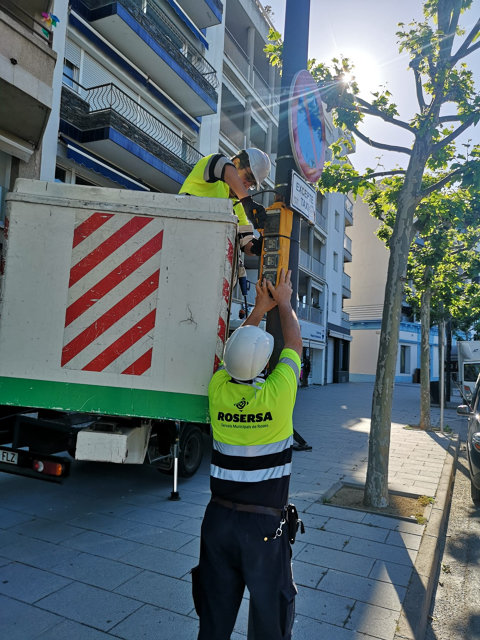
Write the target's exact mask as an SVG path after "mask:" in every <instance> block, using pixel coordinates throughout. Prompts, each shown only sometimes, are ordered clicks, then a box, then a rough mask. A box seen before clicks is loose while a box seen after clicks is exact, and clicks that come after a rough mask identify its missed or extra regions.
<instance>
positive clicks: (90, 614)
mask: <svg viewBox="0 0 480 640" xmlns="http://www.w3.org/2000/svg"><path fill="white" fill-rule="evenodd" d="M37 606H38V607H40V608H42V609H46V610H47V611H51V612H53V613H57V614H58V615H61V616H64V617H65V618H69V619H71V620H74V621H75V622H81V623H84V624H86V625H89V626H92V627H95V628H96V629H100V630H101V631H108V630H109V629H111V628H112V627H113V626H115V625H116V624H118V623H119V622H121V621H122V620H124V619H125V618H126V617H127V616H128V615H130V614H131V613H133V612H134V611H136V610H137V609H138V608H140V607H141V603H140V602H138V601H136V600H132V599H131V598H126V597H125V596H122V595H119V594H117V593H110V592H109V591H105V590H103V589H98V588H97V587H91V586H89V585H86V584H81V583H79V582H77V583H73V584H71V585H68V586H67V587H65V588H64V589H61V590H60V591H57V592H56V593H54V594H52V595H49V596H47V597H46V598H43V599H42V600H39V601H38V602H37Z"/></svg>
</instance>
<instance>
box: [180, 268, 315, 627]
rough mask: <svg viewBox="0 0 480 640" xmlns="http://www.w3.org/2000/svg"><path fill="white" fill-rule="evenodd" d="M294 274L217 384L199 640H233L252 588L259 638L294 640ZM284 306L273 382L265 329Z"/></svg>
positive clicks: (212, 394)
mask: <svg viewBox="0 0 480 640" xmlns="http://www.w3.org/2000/svg"><path fill="white" fill-rule="evenodd" d="M290 275H291V274H290V271H288V273H287V274H285V272H284V270H283V269H282V271H281V273H280V278H279V282H278V285H277V286H276V287H275V286H273V284H272V283H271V282H267V281H266V280H265V279H264V280H263V281H262V282H261V283H260V282H259V283H257V285H256V291H257V297H256V301H255V306H254V308H253V310H252V312H251V313H250V315H249V316H248V318H247V319H246V320H245V322H244V323H243V325H242V326H241V327H239V328H238V329H237V330H236V331H235V332H234V333H233V334H232V335H231V337H230V338H229V339H228V341H227V343H226V345H225V352H224V362H223V365H222V366H221V368H220V369H219V370H217V371H216V373H215V374H214V375H213V377H212V379H211V381H210V384H209V389H208V396H209V404H210V418H211V422H212V431H213V452H212V460H211V467H210V489H211V492H212V497H211V500H210V503H209V504H208V506H207V508H206V511H205V516H204V519H203V523H202V531H201V539H200V562H199V564H198V566H197V567H195V568H194V569H192V592H193V599H194V604H195V609H196V611H197V613H198V616H199V618H200V631H199V635H198V640H229V639H230V635H231V633H232V631H233V627H234V625H235V620H236V618H237V613H238V609H239V607H240V603H241V601H242V596H243V592H244V589H245V586H246V587H247V588H248V590H249V592H250V614H249V625H248V638H249V640H252V639H253V638H254V639H255V640H290V638H291V633H292V625H293V618H294V609H295V607H294V601H295V595H296V592H297V590H296V587H295V583H294V582H293V576H292V568H291V548H290V544H293V542H294V541H295V534H296V531H297V528H298V526H299V525H300V524H301V521H300V520H299V518H298V515H297V512H296V509H295V507H294V505H291V504H287V503H288V491H289V483H290V474H291V460H292V442H293V423H292V413H293V407H294V404H295V397H296V392H297V383H298V378H299V375H300V355H301V353H302V337H301V334H300V328H299V324H298V320H297V317H296V315H295V313H294V311H293V310H292V306H291V304H290V298H291V295H292V285H291V282H290ZM275 306H278V310H279V315H280V322H281V327H282V333H283V340H284V348H283V350H282V352H281V353H280V359H279V361H278V364H277V365H276V367H275V368H274V369H273V371H272V372H271V373H270V375H269V376H268V378H267V379H266V380H263V379H259V378H258V377H257V376H259V374H260V373H261V372H262V371H263V370H264V368H265V367H266V365H267V363H268V360H269V358H270V355H271V353H272V349H273V342H274V340H273V337H272V336H271V335H270V334H268V333H266V332H265V331H262V330H261V329H260V328H259V327H258V325H259V324H260V322H261V320H262V318H263V316H264V314H265V313H267V312H268V311H270V310H271V309H273V307H275ZM301 526H302V530H303V525H301Z"/></svg>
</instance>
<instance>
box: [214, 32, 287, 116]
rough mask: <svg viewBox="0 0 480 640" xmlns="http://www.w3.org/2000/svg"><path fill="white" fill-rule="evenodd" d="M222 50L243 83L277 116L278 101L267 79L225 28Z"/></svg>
mask: <svg viewBox="0 0 480 640" xmlns="http://www.w3.org/2000/svg"><path fill="white" fill-rule="evenodd" d="M224 50H225V55H226V57H227V59H228V60H229V61H230V62H231V64H232V65H233V66H234V67H235V69H236V70H237V71H239V72H240V74H241V76H242V77H243V80H244V82H245V84H247V85H248V86H249V88H253V90H254V91H255V93H256V95H257V97H258V98H260V100H261V101H262V102H263V103H264V105H265V106H267V107H269V108H270V110H271V111H272V113H273V115H274V116H275V117H278V114H279V105H278V101H276V100H275V94H274V91H273V90H272V89H271V87H270V85H269V83H268V79H266V78H265V77H264V76H263V75H262V74H261V72H260V71H259V70H258V69H257V67H256V66H255V65H253V66H251V65H250V61H249V59H248V54H247V52H246V51H245V50H244V49H243V48H242V46H241V45H240V44H239V43H238V42H237V41H236V40H235V38H234V36H233V35H232V34H231V33H230V31H229V30H228V29H227V28H225V41H224ZM238 77H240V76H238Z"/></svg>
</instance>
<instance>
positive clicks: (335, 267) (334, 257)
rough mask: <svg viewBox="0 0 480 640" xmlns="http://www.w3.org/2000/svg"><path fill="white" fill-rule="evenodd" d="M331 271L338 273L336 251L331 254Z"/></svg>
mask: <svg viewBox="0 0 480 640" xmlns="http://www.w3.org/2000/svg"><path fill="white" fill-rule="evenodd" d="M333 270H334V271H338V253H337V252H336V251H334V252H333Z"/></svg>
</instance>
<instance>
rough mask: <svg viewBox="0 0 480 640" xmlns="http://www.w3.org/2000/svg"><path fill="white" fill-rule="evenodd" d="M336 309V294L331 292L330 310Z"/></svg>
mask: <svg viewBox="0 0 480 640" xmlns="http://www.w3.org/2000/svg"><path fill="white" fill-rule="evenodd" d="M336 310H337V294H336V293H332V311H336Z"/></svg>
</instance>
